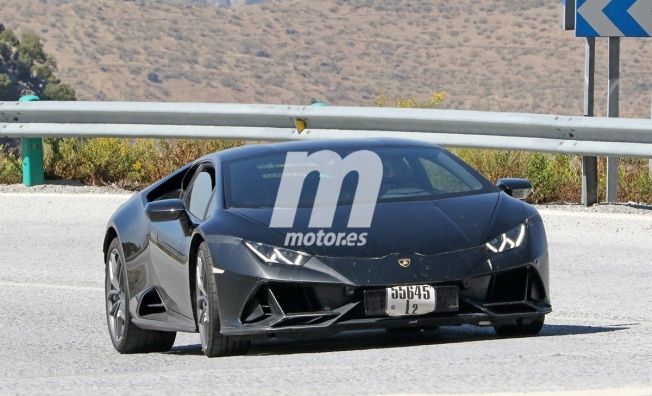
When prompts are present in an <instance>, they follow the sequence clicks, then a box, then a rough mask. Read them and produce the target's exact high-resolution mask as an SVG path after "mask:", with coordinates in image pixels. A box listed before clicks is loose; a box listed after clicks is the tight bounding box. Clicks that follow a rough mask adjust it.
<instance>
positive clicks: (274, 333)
mask: <svg viewBox="0 0 652 396" xmlns="http://www.w3.org/2000/svg"><path fill="white" fill-rule="evenodd" d="M546 264H547V262H546ZM541 266H542V260H538V261H537V263H528V264H526V265H522V266H518V267H514V268H510V269H508V270H504V271H496V272H492V273H490V274H485V275H482V276H478V277H473V278H470V279H463V280H457V281H451V282H445V283H434V284H433V286H435V288H436V289H437V290H444V289H446V290H449V291H450V290H451V289H455V291H456V297H457V299H456V300H457V304H455V306H454V305H453V304H452V303H451V304H450V305H449V306H447V307H441V306H439V304H438V307H437V311H435V312H433V313H431V314H427V315H421V316H407V317H388V316H386V315H384V313H381V312H375V313H370V311H369V309H365V303H367V304H368V301H365V297H364V296H365V292H369V291H371V292H378V291H381V290H384V287H381V286H371V287H369V286H351V285H345V284H311V283H295V282H288V281H285V282H279V281H266V280H259V281H258V282H257V287H256V288H255V290H254V292H253V293H251V295H250V297H249V298H248V299H247V300H246V303H245V304H244V305H243V306H242V309H241V310H240V312H239V314H238V316H237V317H235V318H231V320H225V319H227V318H225V317H224V316H222V315H221V316H222V328H221V333H222V334H224V335H229V336H241V337H243V338H267V337H279V338H283V337H289V338H292V337H302V336H304V335H307V334H310V335H332V334H335V333H338V332H341V331H347V330H363V329H379V328H399V327H400V328H405V327H414V328H426V327H435V326H459V325H464V324H470V325H480V326H489V325H504V324H515V323H524V324H527V323H529V322H531V321H534V320H537V319H539V318H541V317H542V316H543V315H546V314H548V313H550V312H551V311H552V309H551V306H550V303H549V300H548V297H547V293H546V288H545V287H544V285H543V280H542V278H541V275H540V273H539V271H538V269H537V268H538V267H541ZM387 286H393V285H387ZM221 305H222V304H221ZM367 308H368V307H367Z"/></svg>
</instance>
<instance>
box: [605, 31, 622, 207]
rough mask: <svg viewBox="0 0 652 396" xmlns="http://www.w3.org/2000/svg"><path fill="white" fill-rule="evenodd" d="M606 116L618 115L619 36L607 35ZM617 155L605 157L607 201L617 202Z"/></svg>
mask: <svg viewBox="0 0 652 396" xmlns="http://www.w3.org/2000/svg"><path fill="white" fill-rule="evenodd" d="M608 102H609V104H608V107H607V117H614V118H618V117H619V114H618V113H619V105H620V37H609V95H608ZM618 162H619V159H618V157H611V156H609V157H607V202H608V203H616V202H618Z"/></svg>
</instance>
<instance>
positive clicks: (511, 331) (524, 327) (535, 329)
mask: <svg viewBox="0 0 652 396" xmlns="http://www.w3.org/2000/svg"><path fill="white" fill-rule="evenodd" d="M544 320H545V317H544V316H542V317H541V318H539V319H535V320H534V321H532V322H530V323H528V324H521V323H519V324H515V325H497V326H494V330H495V331H496V334H498V335H499V336H500V337H528V336H535V335H537V334H539V333H540V332H541V329H542V328H543V322H544Z"/></svg>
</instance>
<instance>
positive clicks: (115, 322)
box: [104, 238, 177, 353]
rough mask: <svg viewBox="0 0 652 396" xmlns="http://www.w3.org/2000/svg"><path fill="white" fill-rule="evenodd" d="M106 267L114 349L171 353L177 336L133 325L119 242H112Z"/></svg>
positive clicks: (107, 315)
mask: <svg viewBox="0 0 652 396" xmlns="http://www.w3.org/2000/svg"><path fill="white" fill-rule="evenodd" d="M105 263H106V267H105V280H104V290H105V296H106V321H107V324H108V326H109V334H110V336H111V342H112V343H113V346H114V347H115V349H116V350H117V351H118V352H120V353H145V352H165V351H169V350H170V348H172V345H174V339H175V338H176V336H177V333H175V332H168V331H154V330H143V329H141V328H139V327H137V326H136V325H135V324H133V323H132V322H131V315H130V314H129V291H128V288H127V273H126V271H125V266H124V258H123V257H122V254H121V253H120V242H119V241H118V238H115V239H114V240H113V241H111V245H110V246H109V250H108V252H107V254H106V257H105Z"/></svg>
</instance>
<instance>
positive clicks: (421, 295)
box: [385, 285, 437, 316]
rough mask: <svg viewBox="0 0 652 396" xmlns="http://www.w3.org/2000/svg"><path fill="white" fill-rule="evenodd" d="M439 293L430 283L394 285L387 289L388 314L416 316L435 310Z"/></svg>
mask: <svg viewBox="0 0 652 396" xmlns="http://www.w3.org/2000/svg"><path fill="white" fill-rule="evenodd" d="M436 307H437V295H436V293H435V288H434V287H432V286H429V285H412V286H394V287H388V288H387V289H385V313H386V314H387V315H388V316H415V315H425V314H429V313H432V312H435V308H436Z"/></svg>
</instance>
